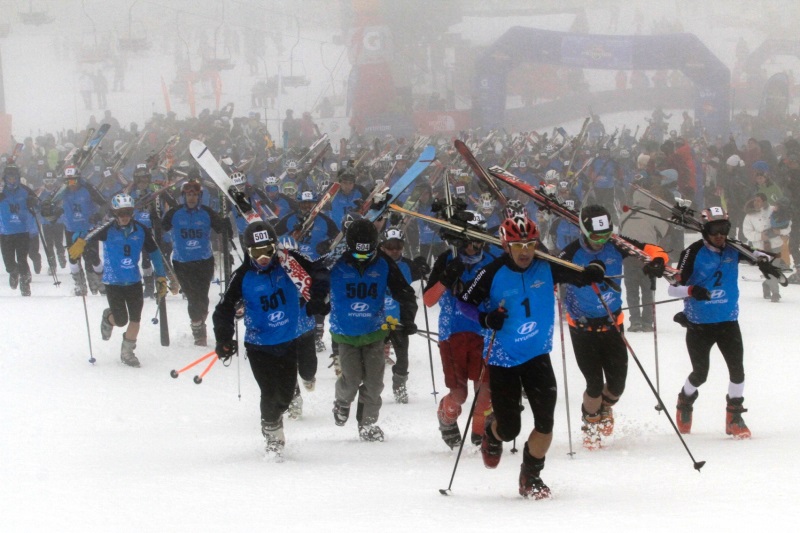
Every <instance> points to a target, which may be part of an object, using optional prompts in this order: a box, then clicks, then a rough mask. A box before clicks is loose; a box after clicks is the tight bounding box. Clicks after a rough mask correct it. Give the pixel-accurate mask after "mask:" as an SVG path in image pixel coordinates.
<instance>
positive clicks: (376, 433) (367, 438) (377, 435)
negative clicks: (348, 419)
mask: <svg viewBox="0 0 800 533" xmlns="http://www.w3.org/2000/svg"><path fill="white" fill-rule="evenodd" d="M358 436H359V437H360V438H361V440H363V441H364V442H383V430H382V429H381V428H380V426H378V425H377V424H363V425H362V424H359V425H358Z"/></svg>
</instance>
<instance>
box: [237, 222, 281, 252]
mask: <svg viewBox="0 0 800 533" xmlns="http://www.w3.org/2000/svg"><path fill="white" fill-rule="evenodd" d="M267 244H272V245H273V246H277V245H278V234H277V233H275V228H273V227H272V224H270V223H269V222H263V221H261V220H259V221H257V222H251V223H250V224H248V225H247V227H246V228H245V229H244V245H245V247H246V248H252V247H254V246H265V245H267Z"/></svg>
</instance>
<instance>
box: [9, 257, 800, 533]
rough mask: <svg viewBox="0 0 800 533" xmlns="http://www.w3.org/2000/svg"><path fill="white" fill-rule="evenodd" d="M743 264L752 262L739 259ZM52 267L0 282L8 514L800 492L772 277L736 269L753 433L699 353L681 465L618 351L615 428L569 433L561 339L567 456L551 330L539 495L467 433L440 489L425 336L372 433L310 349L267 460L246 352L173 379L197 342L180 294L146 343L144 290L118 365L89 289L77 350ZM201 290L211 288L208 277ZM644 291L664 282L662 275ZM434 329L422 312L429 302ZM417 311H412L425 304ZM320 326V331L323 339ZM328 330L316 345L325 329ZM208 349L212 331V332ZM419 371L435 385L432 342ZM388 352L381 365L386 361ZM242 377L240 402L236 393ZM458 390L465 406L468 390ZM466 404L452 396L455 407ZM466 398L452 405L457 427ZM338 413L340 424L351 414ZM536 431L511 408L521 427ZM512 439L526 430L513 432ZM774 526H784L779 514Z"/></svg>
mask: <svg viewBox="0 0 800 533" xmlns="http://www.w3.org/2000/svg"><path fill="white" fill-rule="evenodd" d="M742 273H743V274H746V275H748V276H750V277H757V274H758V271H757V270H756V269H755V268H754V267H747V266H744V265H743V266H742ZM60 277H61V279H62V280H63V281H64V283H63V284H62V285H61V286H60V287H58V288H57V287H54V286H53V285H52V280H51V279H50V278H48V277H47V276H45V275H44V274H41V275H37V276H35V277H34V283H33V297H31V298H21V297H20V296H19V295H18V293H13V292H12V291H11V290H10V289H9V288H8V286H7V285H6V284H5V277H3V283H2V286H0V309H2V312H1V313H0V314H1V315H2V324H3V331H4V332H5V335H4V341H5V342H4V350H3V357H2V358H0V405H2V408H0V428H1V429H0V450H2V461H0V479H2V480H3V481H2V483H1V484H0V516H2V517H3V523H4V526H3V530H5V531H47V530H51V531H52V530H59V531H99V530H109V531H156V530H158V531H222V530H227V531H242V530H254V529H256V528H258V529H269V530H287V531H297V530H303V531H310V530H314V529H313V528H316V527H322V528H325V529H326V530H332V531H343V530H348V531H376V530H383V531H400V530H402V531H408V530H418V531H431V530H452V531H477V530H482V531H486V530H492V529H498V528H507V529H513V528H521V527H526V529H530V528H536V529H541V528H545V527H561V528H562V529H563V530H566V531H576V530H579V529H581V530H586V529H589V530H591V531H598V532H600V531H639V530H642V529H645V528H647V529H648V530H652V531H674V530H675V529H676V528H682V529H686V528H689V530H703V529H708V528H711V530H714V531H716V530H721V529H723V528H730V527H732V526H733V527H735V528H737V529H743V530H744V529H748V528H753V527H759V526H760V527H759V529H763V526H764V525H769V527H768V529H769V530H771V529H777V528H778V527H781V526H783V525H784V524H786V520H788V519H790V513H791V509H793V508H794V506H795V502H796V500H797V498H798V496H800V488H798V485H797V483H796V480H797V475H798V468H797V467H796V466H792V465H794V464H795V463H794V461H793V455H792V454H793V453H794V449H795V447H796V443H797V442H798V439H800V429H798V427H797V426H795V424H793V421H794V414H796V413H795V407H796V402H794V401H793V400H792V398H793V391H794V388H795V381H796V376H797V375H798V372H800V359H798V358H797V357H796V353H795V352H796V350H797V348H796V347H797V339H798V337H797V333H796V331H795V330H793V326H792V324H793V320H792V319H791V315H792V312H793V310H795V309H796V306H797V302H798V300H800V290H799V289H798V287H797V286H790V287H787V288H785V289H783V290H782V292H783V300H782V302H781V303H780V304H774V303H771V302H769V301H766V300H763V299H762V298H761V287H760V283H755V282H748V281H742V282H741V283H740V287H741V290H742V297H741V302H740V303H741V319H740V322H741V326H742V330H743V336H744V343H745V368H746V372H747V387H746V389H745V398H746V402H745V406H746V407H748V408H749V410H750V411H749V412H748V413H747V414H745V420H746V421H747V423H748V425H749V426H750V428H751V429H752V431H753V438H752V440H750V441H743V442H737V441H733V440H732V439H731V438H729V437H726V436H725V433H724V427H723V424H724V417H725V412H724V411H725V393H726V390H727V372H726V371H725V366H724V363H723V361H722V358H721V356H720V355H719V353H718V352H717V351H716V349H715V350H714V352H713V353H712V365H711V373H710V377H709V380H708V382H707V383H706V384H705V385H704V386H703V387H702V388H701V390H700V398H699V400H698V401H697V403H696V404H695V424H694V430H693V434H692V435H689V436H687V437H686V442H687V444H688V446H689V448H690V450H691V452H692V454H694V457H695V458H696V459H697V460H705V461H707V464H706V465H705V467H704V468H703V469H702V472H700V473H698V472H696V471H695V470H694V469H693V467H692V460H691V459H690V458H689V456H688V455H687V453H686V450H684V448H683V446H682V445H681V443H680V441H679V440H678V437H677V436H676V434H675V432H674V430H673V429H672V427H671V426H670V425H669V423H668V421H667V418H666V417H665V416H664V415H663V414H659V413H658V412H656V410H655V409H654V406H655V404H656V401H655V398H654V396H653V394H652V392H651V391H650V389H649V388H648V386H647V384H646V382H645V380H644V379H643V377H642V375H641V373H640V372H639V370H638V369H637V367H636V366H635V364H634V361H633V360H631V361H630V370H629V379H628V388H627V390H626V393H625V395H624V396H623V398H622V400H621V401H620V403H619V404H618V407H617V409H616V413H617V426H616V434H615V436H614V437H613V439H612V440H611V441H610V442H609V444H608V446H607V447H606V448H605V449H602V450H599V451H595V452H588V451H585V450H583V449H582V448H581V446H580V437H579V418H580V396H581V392H582V389H583V385H584V384H583V382H582V377H581V375H580V372H579V371H578V368H577V366H576V364H575V361H574V356H573V353H572V348H571V343H570V341H569V339H567V345H566V347H565V351H566V368H567V372H566V377H567V382H568V386H569V402H568V406H569V409H570V414H571V417H570V422H571V425H572V435H571V445H572V448H573V450H574V451H575V452H576V453H575V455H574V456H572V457H570V456H569V455H568V452H569V451H570V439H569V436H568V431H567V427H568V426H567V418H566V407H567V402H566V400H565V398H564V383H565V381H564V373H563V372H562V360H561V359H562V358H561V345H560V342H559V340H558V331H556V339H555V343H554V349H553V352H552V357H553V362H554V366H555V369H556V376H557V378H558V382H559V402H558V406H557V408H556V425H555V431H554V440H553V445H552V448H551V450H550V453H549V454H548V457H547V466H546V469H545V470H544V471H543V478H544V480H545V481H546V482H547V483H548V484H549V485H550V487H551V488H552V490H553V493H554V498H553V500H551V501H541V502H535V501H525V500H523V499H522V498H520V497H519V496H518V495H517V476H518V473H519V464H520V461H521V455H520V454H517V455H512V454H511V453H510V449H511V444H510V443H509V444H506V445H505V452H504V455H503V459H502V461H501V463H500V466H499V468H498V469H497V470H487V469H485V468H484V467H483V464H482V462H481V458H480V453H479V452H478V451H477V448H474V447H472V446H471V445H469V444H467V446H466V447H465V450H464V454H463V456H462V458H461V463H460V465H459V467H458V471H457V474H456V477H455V481H454V483H453V491H452V495H451V496H449V497H444V496H442V495H440V494H439V492H438V491H439V489H441V488H446V487H447V486H448V482H449V479H450V474H451V472H452V468H453V464H454V461H455V459H456V452H455V451H451V450H449V449H448V448H447V447H446V446H445V445H444V443H443V442H442V441H441V439H440V437H439V432H438V429H437V420H436V404H435V402H434V399H433V397H432V395H431V371H430V367H429V363H428V351H427V347H426V343H425V341H424V340H423V339H422V337H415V338H414V339H413V340H412V345H411V346H412V349H411V369H410V370H411V377H410V381H409V385H410V395H411V399H410V403H409V404H408V405H398V404H395V403H394V400H393V398H392V394H391V390H390V389H391V387H390V386H389V387H387V389H386V390H385V391H384V394H383V396H384V407H383V409H382V412H381V420H380V425H381V426H382V428H383V429H384V431H385V432H386V441H385V442H383V443H363V442H360V441H359V439H358V435H357V429H356V426H355V424H354V423H348V425H347V426H345V427H337V426H335V425H334V424H333V420H332V416H331V404H332V401H333V387H334V374H333V371H332V370H331V369H328V368H326V366H327V362H328V358H327V354H324V355H322V357H321V358H320V368H319V372H318V384H317V389H316V391H315V392H313V393H305V392H304V397H305V412H304V416H303V418H302V419H301V420H299V421H286V424H285V426H286V430H285V431H286V438H287V445H286V446H287V448H286V461H285V462H284V463H282V464H278V463H273V462H269V461H266V460H265V459H264V454H263V451H262V448H263V439H262V437H261V435H260V426H259V415H258V400H259V395H258V389H257V386H256V384H255V381H254V380H253V378H252V375H251V373H250V369H249V366H248V362H247V361H246V360H244V358H243V357H241V356H240V357H239V358H238V361H234V362H233V364H232V366H230V367H229V368H224V367H223V366H222V365H221V364H217V365H216V366H215V367H214V368H212V369H211V371H210V372H209V373H208V375H207V376H206V378H205V380H204V381H203V383H202V384H200V385H196V384H195V383H193V381H192V377H193V376H194V375H196V374H198V373H200V371H201V370H202V366H200V367H196V369H197V370H195V369H193V370H191V371H188V372H186V373H185V374H182V375H181V376H180V377H179V378H178V379H172V378H170V375H169V372H170V370H172V369H177V368H181V367H182V366H183V365H185V364H187V363H189V362H190V361H193V360H194V359H195V358H197V357H199V356H200V355H203V354H204V353H206V352H207V351H208V349H203V348H198V347H195V346H194V345H193V344H192V340H191V334H190V331H189V322H188V317H187V314H186V311H185V308H184V307H185V306H184V302H182V301H181V299H180V298H177V297H172V296H170V298H169V318H170V324H171V326H172V345H171V346H170V347H169V348H162V347H161V346H160V345H159V339H158V337H159V336H158V327H157V326H154V325H152V324H150V318H152V316H153V313H154V312H155V305H154V303H153V302H152V301H148V302H147V303H146V305H145V309H144V316H143V324H142V332H141V334H140V338H139V346H138V348H137V354H138V355H139V358H140V360H141V361H142V367H141V368H140V369H132V368H129V367H126V366H124V365H122V364H121V362H120V360H119V344H120V342H121V333H120V331H119V330H115V332H114V336H113V337H112V339H111V341H108V342H104V341H102V340H101V339H100V335H99V322H100V314H101V311H102V309H103V308H105V307H106V302H105V298H104V297H100V296H89V297H88V298H87V302H88V309H89V327H90V329H91V332H92V346H93V353H94V356H95V357H96V358H97V363H96V365H94V366H93V365H91V364H89V363H88V362H87V360H88V359H89V354H90V352H89V348H88V343H87V333H86V323H85V319H84V313H83V304H82V302H81V299H80V298H78V297H74V296H71V294H70V293H71V281H70V280H69V275H68V274H67V272H66V271H62V272H61V273H60ZM211 293H212V302H213V301H216V300H217V298H218V296H217V293H218V288H217V286H215V285H212V289H211ZM658 298H659V299H665V298H667V295H666V286H665V284H664V283H661V284H660V286H659V289H658ZM678 310H680V304H679V303H670V304H663V305H660V306H659V307H658V314H657V319H658V329H659V333H658V353H659V363H660V364H659V368H658V372H659V373H658V377H659V381H660V386H661V391H662V393H663V398H664V401H665V403H666V404H667V406H668V407H670V410H671V412H672V411H673V410H674V409H673V406H674V405H675V398H676V395H677V393H678V390H679V388H680V386H681V385H682V383H683V381H684V379H685V378H686V375H687V374H688V372H689V370H690V365H689V358H688V356H687V354H686V349H685V346H684V341H683V337H684V333H683V329H681V328H680V327H679V326H678V325H677V324H674V323H673V322H672V315H673V314H674V313H675V312H677V311H678ZM429 315H430V317H429V318H430V324H431V329H432V330H436V329H437V326H436V324H437V321H436V315H437V310H436V309H435V308H434V310H432V312H430V313H429ZM417 324H418V325H419V326H420V327H424V318H423V315H422V312H421V310H420V313H419V315H418V318H417ZM629 338H630V341H631V344H632V345H633V347H634V349H635V350H636V353H637V356H638V358H639V360H640V361H641V363H642V364H643V365H644V368H645V370H646V371H647V373H648V374H649V376H650V378H651V379H652V380H653V382H655V381H656V375H657V370H656V366H655V358H654V345H653V334H651V333H632V334H630V336H629ZM327 341H328V339H327V338H326V342H327ZM328 344H329V343H328ZM209 349H210V348H209ZM433 368H434V375H435V381H436V388H437V391H439V392H440V393H441V392H442V390H443V378H442V373H441V366H440V363H439V360H438V353H437V351H436V347H435V346H434V357H433ZM389 372H390V371H389V370H388V369H387V377H388V375H389ZM239 387H241V399H239V398H238V390H239ZM470 402H471V398H470V399H469V400H468V403H467V406H466V407H468V406H469V405H470ZM465 410H466V409H465ZM465 419H466V412H465V413H464V414H463V415H462V419H461V428H462V429H463V427H464V420H465ZM351 422H352V421H351ZM531 428H532V420H531V418H530V410H529V409H527V410H526V411H525V413H523V430H522V432H523V433H522V434H523V435H527V433H528V432H529V431H530V430H531ZM517 446H518V447H519V446H521V441H518V443H517ZM783 527H786V526H783Z"/></svg>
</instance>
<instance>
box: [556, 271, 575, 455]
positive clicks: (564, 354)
mask: <svg viewBox="0 0 800 533" xmlns="http://www.w3.org/2000/svg"><path fill="white" fill-rule="evenodd" d="M556 302H557V303H558V330H559V332H560V333H561V366H562V367H563V369H564V404H565V405H566V407H567V437H568V438H569V453H568V454H567V455H569V458H570V459H572V458H573V457H574V456H575V452H574V451H573V450H572V422H571V420H572V417H571V416H570V414H569V387H568V386H567V349H566V347H565V346H564V322H563V320H564V311H563V309H562V307H561V298H559V297H558V286H556Z"/></svg>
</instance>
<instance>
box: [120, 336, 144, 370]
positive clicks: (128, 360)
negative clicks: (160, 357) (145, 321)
mask: <svg viewBox="0 0 800 533" xmlns="http://www.w3.org/2000/svg"><path fill="white" fill-rule="evenodd" d="M135 349H136V341H129V340H128V339H126V338H125V335H122V350H121V351H120V356H119V357H120V359H122V362H123V363H125V364H126V365H128V366H132V367H134V368H139V366H141V365H140V364H139V359H137V358H136V354H134V353H133V350H135Z"/></svg>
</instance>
